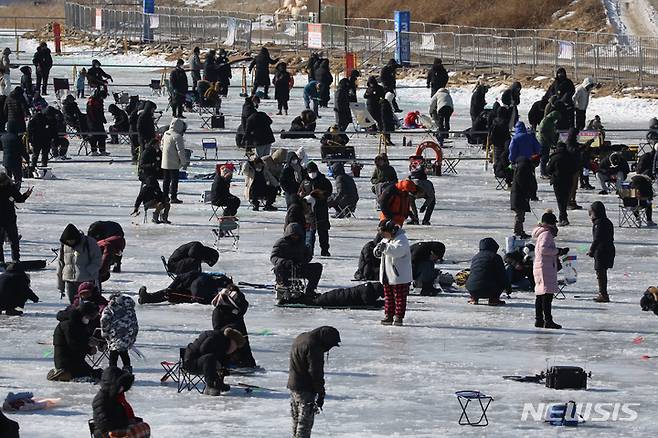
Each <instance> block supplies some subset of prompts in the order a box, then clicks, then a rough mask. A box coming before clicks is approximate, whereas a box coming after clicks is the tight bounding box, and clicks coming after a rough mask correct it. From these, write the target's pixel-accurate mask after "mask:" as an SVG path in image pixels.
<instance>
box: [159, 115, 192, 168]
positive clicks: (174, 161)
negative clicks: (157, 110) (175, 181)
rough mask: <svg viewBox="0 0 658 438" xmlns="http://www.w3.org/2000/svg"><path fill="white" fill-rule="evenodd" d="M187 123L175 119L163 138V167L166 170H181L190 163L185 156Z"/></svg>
mask: <svg viewBox="0 0 658 438" xmlns="http://www.w3.org/2000/svg"><path fill="white" fill-rule="evenodd" d="M186 127H187V126H186V125H185V122H184V121H182V120H181V119H174V120H172V121H171V125H169V129H168V130H167V132H165V133H164V135H163V136H162V165H161V167H162V168H163V169H166V170H180V169H181V168H184V167H187V165H188V164H190V163H189V161H188V159H187V155H185V140H183V132H185V128H186Z"/></svg>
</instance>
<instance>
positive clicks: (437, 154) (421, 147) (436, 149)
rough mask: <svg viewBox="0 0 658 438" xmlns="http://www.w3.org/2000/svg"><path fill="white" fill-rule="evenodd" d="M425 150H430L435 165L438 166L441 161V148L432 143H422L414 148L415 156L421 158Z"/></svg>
mask: <svg viewBox="0 0 658 438" xmlns="http://www.w3.org/2000/svg"><path fill="white" fill-rule="evenodd" d="M425 149H431V150H433V151H434V157H435V159H436V163H437V165H439V166H440V165H441V162H442V161H443V150H442V149H441V146H439V145H438V144H437V143H434V142H433V141H424V142H422V143H421V144H419V145H418V147H417V148H416V155H417V156H422V155H423V151H424V150H425Z"/></svg>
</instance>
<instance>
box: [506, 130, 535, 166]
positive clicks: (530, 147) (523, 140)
mask: <svg viewBox="0 0 658 438" xmlns="http://www.w3.org/2000/svg"><path fill="white" fill-rule="evenodd" d="M540 153H541V145H540V144H539V142H538V141H537V138H536V137H535V136H534V135H533V134H528V131H527V129H526V127H525V124H524V123H523V122H516V125H515V126H514V136H513V137H512V141H511V142H510V144H509V162H510V163H516V161H517V160H518V159H519V157H527V158H532V156H533V155H539V154H540Z"/></svg>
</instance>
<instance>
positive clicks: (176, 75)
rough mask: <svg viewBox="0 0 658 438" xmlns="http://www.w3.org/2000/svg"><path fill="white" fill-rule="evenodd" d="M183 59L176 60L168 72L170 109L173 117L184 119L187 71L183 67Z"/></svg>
mask: <svg viewBox="0 0 658 438" xmlns="http://www.w3.org/2000/svg"><path fill="white" fill-rule="evenodd" d="M183 64H185V61H183V60H182V59H179V60H178V61H176V68H175V69H173V70H172V72H171V73H170V74H169V85H170V86H171V96H170V97H169V99H170V102H171V111H172V116H173V117H178V118H179V119H184V118H185V116H183V106H184V105H185V97H186V96H187V88H188V82H187V73H185V70H184V69H183Z"/></svg>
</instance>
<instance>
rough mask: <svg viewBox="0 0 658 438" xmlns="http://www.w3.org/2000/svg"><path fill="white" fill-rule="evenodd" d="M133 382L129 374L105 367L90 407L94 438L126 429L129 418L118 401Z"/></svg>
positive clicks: (115, 368)
mask: <svg viewBox="0 0 658 438" xmlns="http://www.w3.org/2000/svg"><path fill="white" fill-rule="evenodd" d="M134 381H135V376H133V375H132V374H131V373H129V372H126V371H123V370H122V369H120V368H118V367H116V366H113V367H107V368H106V369H105V370H104V371H103V376H102V377H101V383H100V389H99V390H98V393H96V396H95V397H94V401H93V402H92V403H91V407H92V410H93V414H94V426H95V432H94V437H95V438H101V437H104V436H107V434H108V433H109V432H112V431H118V430H122V429H126V428H127V427H128V425H129V422H130V418H128V415H127V413H126V410H125V409H124V407H123V405H122V404H121V403H120V401H119V400H118V397H119V396H120V394H121V392H119V391H120V389H121V388H123V392H126V391H128V390H129V389H130V388H131V387H132V385H133V382H134Z"/></svg>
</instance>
